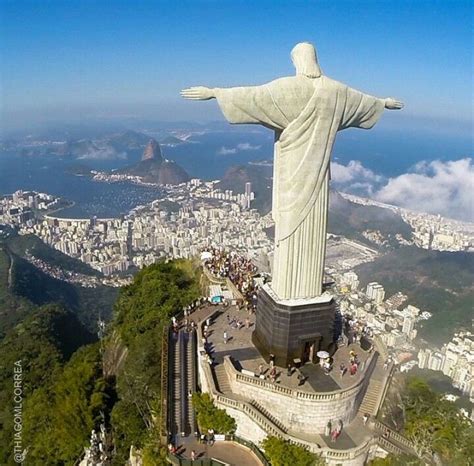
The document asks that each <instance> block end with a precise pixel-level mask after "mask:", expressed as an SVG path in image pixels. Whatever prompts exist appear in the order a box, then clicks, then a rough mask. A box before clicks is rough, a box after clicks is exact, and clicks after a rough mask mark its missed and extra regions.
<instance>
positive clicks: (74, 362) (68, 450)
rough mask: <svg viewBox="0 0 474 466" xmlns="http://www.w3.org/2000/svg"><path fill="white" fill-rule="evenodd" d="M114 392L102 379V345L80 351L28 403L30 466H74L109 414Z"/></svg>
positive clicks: (26, 428)
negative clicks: (108, 406) (42, 465)
mask: <svg viewBox="0 0 474 466" xmlns="http://www.w3.org/2000/svg"><path fill="white" fill-rule="evenodd" d="M110 395H111V392H110V390H109V387H108V385H107V383H106V381H105V380H104V379H103V378H102V366H101V355H100V351H99V345H98V344H93V345H87V346H85V347H83V348H81V349H79V350H78V351H77V352H76V353H75V354H74V355H73V357H72V358H71V360H70V361H69V362H68V363H67V364H66V365H65V367H64V370H63V371H62V372H61V373H60V374H57V378H56V379H54V380H53V381H52V383H51V384H49V385H47V386H44V387H41V388H38V389H37V390H35V392H34V393H33V394H32V395H31V396H30V397H29V398H28V399H27V400H26V402H25V405H24V411H23V419H24V425H23V429H24V437H23V438H25V439H27V442H28V445H27V447H28V461H29V462H30V463H31V464H48V465H61V464H65V463H73V462H74V461H76V460H77V459H78V458H79V457H80V455H81V454H82V452H83V449H84V447H85V446H87V445H88V439H89V435H90V432H91V430H92V429H93V428H96V427H97V426H98V423H99V421H100V419H101V418H100V415H101V412H105V411H106V410H107V405H108V401H109V398H110Z"/></svg>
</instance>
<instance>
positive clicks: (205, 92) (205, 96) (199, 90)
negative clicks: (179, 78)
mask: <svg viewBox="0 0 474 466" xmlns="http://www.w3.org/2000/svg"><path fill="white" fill-rule="evenodd" d="M181 97H184V98H185V99H189V100H209V99H213V98H214V97H215V94H214V91H213V89H209V88H208V87H204V86H196V87H190V88H188V89H183V90H182V91H181Z"/></svg>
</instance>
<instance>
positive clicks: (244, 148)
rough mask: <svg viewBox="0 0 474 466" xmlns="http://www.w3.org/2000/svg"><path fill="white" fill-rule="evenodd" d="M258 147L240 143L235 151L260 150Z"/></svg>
mask: <svg viewBox="0 0 474 466" xmlns="http://www.w3.org/2000/svg"><path fill="white" fill-rule="evenodd" d="M260 147H262V146H260V145H255V146H253V145H252V144H250V143H249V142H241V143H240V144H237V149H239V150H258V149H260Z"/></svg>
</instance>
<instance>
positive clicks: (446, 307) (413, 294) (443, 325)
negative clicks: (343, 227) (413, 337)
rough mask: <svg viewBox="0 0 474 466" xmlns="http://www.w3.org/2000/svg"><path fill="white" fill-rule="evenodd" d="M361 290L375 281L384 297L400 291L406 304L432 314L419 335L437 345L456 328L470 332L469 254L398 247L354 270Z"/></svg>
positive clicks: (473, 290)
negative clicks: (406, 301) (383, 290)
mask: <svg viewBox="0 0 474 466" xmlns="http://www.w3.org/2000/svg"><path fill="white" fill-rule="evenodd" d="M355 271H356V273H357V274H359V277H360V280H361V283H362V286H365V285H366V284H367V283H368V282H370V281H373V280H374V279H376V280H377V281H378V282H379V283H381V284H382V285H383V286H384V288H385V293H386V295H387V296H390V295H391V294H393V293H395V292H397V291H401V292H402V293H405V294H406V295H407V296H408V298H409V302H410V304H413V305H415V306H418V307H419V308H420V309H421V310H426V311H429V312H431V313H433V317H432V318H431V319H429V320H428V321H426V322H424V323H423V326H421V327H420V331H419V335H420V336H421V337H423V338H425V339H426V340H428V341H430V342H432V343H434V344H436V345H439V344H442V343H444V342H446V341H449V340H450V339H451V337H452V335H453V333H454V332H455V331H456V330H457V329H458V328H460V327H465V328H470V326H471V317H472V303H473V302H474V285H473V283H474V262H473V261H472V258H471V255H470V254H469V253H463V252H438V251H427V250H424V249H419V248H416V247H414V246H410V247H402V248H399V249H397V250H394V251H391V252H389V253H388V254H386V255H384V256H382V257H379V258H378V259H376V260H375V261H374V262H369V263H366V264H362V265H360V266H358V267H357V268H356V269H355Z"/></svg>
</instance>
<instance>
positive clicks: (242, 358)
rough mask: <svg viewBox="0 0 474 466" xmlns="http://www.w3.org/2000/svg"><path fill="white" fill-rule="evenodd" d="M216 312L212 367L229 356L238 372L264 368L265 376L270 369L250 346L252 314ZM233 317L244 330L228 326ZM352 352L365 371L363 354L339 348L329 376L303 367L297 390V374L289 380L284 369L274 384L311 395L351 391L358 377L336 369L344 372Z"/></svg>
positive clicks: (211, 340) (212, 330) (211, 334)
mask: <svg viewBox="0 0 474 466" xmlns="http://www.w3.org/2000/svg"><path fill="white" fill-rule="evenodd" d="M217 309H219V314H218V315H217V316H216V317H215V318H214V319H213V321H212V324H211V326H210V332H209V337H208V342H209V344H210V345H211V350H212V356H213V358H214V362H215V364H216V365H218V364H222V362H223V360H224V356H231V357H232V359H233V362H234V364H235V366H236V368H237V369H239V370H242V369H245V370H248V371H251V372H254V373H255V374H258V373H259V366H260V364H263V367H264V374H265V375H266V376H268V374H269V371H270V368H269V365H268V364H267V363H266V362H265V360H264V359H263V358H262V357H261V355H260V353H259V352H258V350H257V349H256V348H255V347H254V346H253V343H252V340H251V336H252V332H253V330H254V329H255V314H250V315H249V313H248V312H247V311H245V310H240V311H239V310H238V308H237V307H236V306H229V307H228V308H224V307H223V306H219V307H218V308H216V307H214V308H213V309H212V311H216V310H217ZM234 317H235V318H236V319H237V320H240V321H241V322H243V323H244V325H243V327H241V328H240V329H237V328H233V327H232V326H231V325H229V322H228V319H230V320H232V319H233V318H234ZM246 318H248V319H249V320H250V328H246V327H245V319H246ZM224 332H226V333H227V343H225V342H224ZM351 350H353V351H354V352H355V353H356V354H357V357H358V359H359V361H360V363H361V367H364V364H365V361H366V360H367V359H368V356H369V354H368V353H367V352H365V351H364V350H362V348H361V347H360V346H359V345H358V344H351V345H349V346H344V347H342V348H340V349H339V350H338V351H337V352H336V354H335V355H334V357H333V361H334V362H333V370H332V371H331V372H330V373H329V375H326V374H325V373H324V371H323V370H322V369H321V367H320V366H319V364H305V365H304V366H303V367H301V368H300V371H301V373H302V374H303V375H304V376H305V377H306V380H305V382H304V384H303V385H301V386H299V385H298V383H299V381H298V378H297V375H298V374H297V371H295V370H293V373H292V375H291V376H288V374H287V368H283V367H277V379H276V383H277V384H279V385H281V386H285V387H288V388H292V389H295V388H297V389H298V390H300V391H307V392H311V393H312V392H331V391H334V390H340V389H343V388H347V387H350V386H352V385H353V384H355V383H356V382H357V381H358V380H359V377H360V373H359V372H358V373H357V374H356V375H354V376H351V375H349V371H348V370H347V372H346V373H345V375H344V376H341V372H340V370H339V366H340V364H341V363H343V364H344V365H345V366H346V368H348V367H349V359H350V355H349V352H350V351H351Z"/></svg>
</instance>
